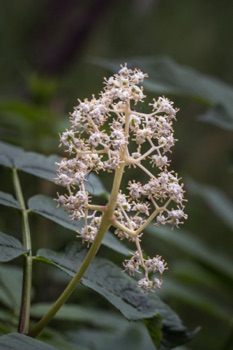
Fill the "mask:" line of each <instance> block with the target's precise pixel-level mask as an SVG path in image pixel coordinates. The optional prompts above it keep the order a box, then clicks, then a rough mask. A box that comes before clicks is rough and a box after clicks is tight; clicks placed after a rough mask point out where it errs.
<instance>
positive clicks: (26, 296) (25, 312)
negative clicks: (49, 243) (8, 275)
mask: <svg viewBox="0 0 233 350" xmlns="http://www.w3.org/2000/svg"><path fill="white" fill-rule="evenodd" d="M13 183H14V189H15V194H16V198H17V200H18V202H19V205H20V209H21V212H22V235H23V246H24V249H26V250H27V251H28V252H27V254H26V255H24V269H23V286H22V297H21V307H20V315H19V324H18V332H19V333H23V334H26V333H27V332H28V328H29V320H30V307H31V285H32V246H31V235H30V228H29V220H28V211H27V209H26V206H25V203H24V198H23V193H22V189H21V185H20V181H19V177H18V173H17V169H15V168H13Z"/></svg>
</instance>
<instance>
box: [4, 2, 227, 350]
mask: <svg viewBox="0 0 233 350" xmlns="http://www.w3.org/2000/svg"><path fill="white" fill-rule="evenodd" d="M232 16H233V2H232V1H230V0H228V1H227V0H222V1H221V2H219V1H217V0H212V1H201V0H190V1H185V0H180V1H179V2H177V1H172V0H128V1H125V0H124V1H123V0H118V1H113V0H92V1H90V0H86V1H85V2H84V1H75V0H67V1H62V0H41V1H35V0H30V1H27V0H21V1H17V0H10V1H4V2H1V3H0V26H1V28H0V35H1V40H0V52H1V55H0V76H1V79H0V139H1V141H4V142H8V143H11V144H14V145H17V146H21V147H23V148H25V149H26V150H30V151H35V152H39V153H43V154H45V155H49V154H51V153H53V154H60V155H62V154H63V153H62V150H61V149H58V144H59V137H58V133H59V132H62V131H63V130H64V129H65V127H66V126H68V125H69V123H68V119H69V118H68V117H69V112H71V111H72V109H73V106H75V105H76V104H77V99H78V98H80V99H83V98H86V97H87V98H90V97H91V95H92V94H96V95H97V94H98V92H99V91H100V90H101V89H102V81H103V76H108V75H110V74H111V72H110V70H111V69H113V70H114V69H115V67H116V69H117V66H119V65H120V64H124V63H125V62H134V61H136V63H137V68H141V69H142V70H143V71H145V72H147V73H148V74H149V76H151V78H152V83H153V84H155V85H153V84H152V86H150V85H149V84H148V86H147V85H145V91H146V94H147V95H148V97H149V98H151V99H152V98H153V97H157V96H158V95H159V94H166V96H168V97H170V98H171V99H172V100H174V101H175V106H176V107H178V108H180V112H179V113H178V121H177V123H176V125H175V137H176V138H177V139H179V142H178V143H177V145H176V147H175V149H174V151H173V154H172V163H173V168H174V169H175V170H176V171H177V172H178V173H179V175H180V176H182V178H183V180H184V183H185V185H186V190H187V197H188V203H187V213H188V215H189V220H188V221H187V222H186V223H185V225H184V230H183V227H182V229H180V230H178V231H176V232H175V231H172V232H171V231H169V230H168V231H169V232H168V231H166V230H165V231H164V232H162V231H163V230H157V231H156V230H155V231H156V232H154V231H153V230H151V231H150V232H148V235H147V237H146V238H145V244H144V245H145V247H144V248H145V251H146V252H148V254H152V253H153V252H154V251H155V250H156V253H159V254H161V255H162V256H163V257H164V258H165V260H166V261H167V262H168V264H169V268H170V269H169V272H168V273H167V275H168V277H167V280H165V282H164V287H163V289H162V291H161V293H160V295H161V298H163V299H164V300H165V301H166V302H167V303H168V304H169V305H170V306H171V307H172V308H173V309H174V310H175V311H176V312H177V313H178V314H179V315H180V317H181V318H182V319H183V321H184V324H185V325H186V326H187V327H188V329H190V330H191V329H193V328H195V327H196V326H199V325H200V326H201V327H202V329H201V331H200V333H199V334H198V335H197V337H196V338H195V339H194V340H193V341H192V342H191V343H190V344H189V345H188V346H187V348H188V349H198V350H202V349H203V350H204V349H205V350H208V349H211V350H218V349H221V350H229V349H233V345H232V342H233V335H232V332H233V326H232V323H233V321H232V307H233V302H232V295H233V275H232V246H233V239H232V229H233V219H232V217H233V210H232V208H233V205H232V195H233V192H232V190H233V188H232V170H233V153H232V130H233V116H232V114H231V113H232V110H233V109H231V108H230V106H231V104H232V107H233V90H232V87H231V84H233V64H232V62H233V45H232V33H233V21H232ZM148 62H149V63H148ZM169 62H170V63H169ZM140 63H141V65H140ZM115 65H116V66H115ZM144 67H145V68H144ZM166 67H168V70H166ZM177 67H178V68H177ZM179 67H189V68H190V69H191V72H193V75H192V77H193V78H194V79H193V80H191V78H190V77H191V75H190V76H189V75H186V73H185V72H186V71H183V70H182V69H181V70H179ZM146 68H148V70H147V71H146ZM160 68H161V71H160ZM173 68H174V70H175V72H176V80H174V77H175V75H174V74H173V73H174V70H173ZM169 69H171V75H170V73H169V72H170V71H169ZM196 72H199V73H200V74H201V75H198V73H196ZM172 74H173V75H172ZM206 76H209V77H210V76H211V77H212V78H214V79H210V80H208V79H209V78H208V77H207V78H206ZM197 77H203V79H204V80H205V79H207V82H206V84H207V85H203V84H204V81H202V80H200V81H199V80H198V84H196V83H197V82H196V80H195V78H197ZM156 78H158V83H161V84H160V87H159V86H156ZM185 79H188V81H185ZM182 80H183V82H182ZM148 81H149V80H148ZM184 81H185V83H184ZM220 81H222V83H221V82H220ZM202 83H203V84H202ZM182 84H183V85H182ZM212 84H213V85H212ZM205 86H207V87H208V88H209V90H208V91H209V95H208V94H206V95H208V96H203V97H202V92H203V91H207V90H205ZM171 87H172V88H171ZM176 88H177V89H176ZM186 89H187V91H186ZM192 89H193V93H192ZM199 89H200V92H199V94H198V90H199ZM218 94H219V95H221V96H219V100H218ZM226 95H227V96H226ZM216 96H217V98H216ZM214 98H216V103H215V100H214ZM225 107H226V109H227V108H228V110H227V113H225V112H226V110H224V108H225ZM216 108H220V109H216ZM207 113H209V114H208V115H207ZM203 116H204V117H203ZM216 120H217V121H216ZM7 175H8V173H7V171H5V170H2V169H1V173H0V178H1V186H0V190H2V191H6V192H10V191H11V182H10V181H9V179H8V177H7ZM29 179H30V181H29ZM22 181H23V182H24V184H25V185H26V186H25V187H26V188H25V191H26V196H30V195H32V194H36V193H44V194H50V195H51V196H55V193H56V191H57V189H56V186H55V185H54V186H53V185H51V184H47V183H46V182H43V181H42V180H41V181H38V180H37V179H33V180H31V177H29V175H22ZM106 186H108V184H107V185H106ZM1 213H2V215H1V218H0V224H1V230H2V231H3V232H7V233H9V232H12V233H15V231H17V229H16V228H17V227H18V226H17V225H18V224H17V220H18V218H16V219H15V221H13V222H12V217H11V215H9V211H7V210H6V209H4V208H3V209H2V208H1ZM49 225H50V224H48V223H47V222H45V221H43V220H42V221H40V232H44V233H42V234H40V237H39V238H35V239H34V241H35V242H34V244H35V245H39V246H41V247H42V246H43V247H44V246H51V247H53V248H54V237H55V235H54V234H53V235H51V236H48V234H47V233H46V232H48V230H51V226H49ZM57 230H58V229H57ZM16 236H17V234H16ZM58 237H60V241H59V239H56V242H55V245H56V247H55V248H60V247H62V245H63V244H64V243H65V241H66V240H69V239H70V237H74V235H73V234H72V235H69V236H68V238H67V236H64V232H63V233H61V232H59V235H58ZM152 242H154V243H153V244H152ZM38 278H39V277H38ZM40 293H43V291H42V290H41V291H40V290H39V289H38V293H37V294H38V295H37V297H38V300H41V299H43V296H42V295H40ZM51 293H52V291H51Z"/></svg>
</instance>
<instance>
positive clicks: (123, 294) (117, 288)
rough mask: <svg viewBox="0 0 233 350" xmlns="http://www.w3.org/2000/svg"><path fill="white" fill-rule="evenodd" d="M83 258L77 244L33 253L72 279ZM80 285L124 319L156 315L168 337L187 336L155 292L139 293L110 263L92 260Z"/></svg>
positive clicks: (83, 252)
mask: <svg viewBox="0 0 233 350" xmlns="http://www.w3.org/2000/svg"><path fill="white" fill-rule="evenodd" d="M85 255H86V249H83V247H82V246H80V245H79V244H78V242H71V243H70V244H68V246H67V248H66V250H65V251H64V252H59V253H57V252H54V251H52V250H49V249H40V250H39V251H38V253H37V256H38V257H39V259H40V258H41V257H42V258H43V259H47V260H48V262H50V263H52V264H54V265H55V266H57V267H58V268H59V269H61V270H62V271H64V272H66V273H67V274H68V275H70V276H74V274H75V272H76V271H77V270H78V268H79V266H80V264H81V262H82V261H83V259H84V257H85ZM81 283H82V284H83V285H85V286H87V287H89V288H91V289H93V290H95V291H96V292H97V293H99V294H100V295H102V296H103V297H105V298H106V299H107V300H108V301H109V302H110V303H111V304H112V305H114V306H115V307H116V308H117V309H118V310H119V311H120V312H121V313H122V314H123V315H124V316H125V317H126V318H127V319H129V320H140V319H144V318H151V317H154V316H156V315H158V314H160V315H162V317H163V328H164V329H168V330H169V332H170V333H169V334H170V338H171V337H172V335H175V334H176V333H179V334H180V335H181V334H182V337H184V335H185V334H186V336H187V337H188V333H187V332H186V329H185V327H184V326H183V325H182V323H181V321H180V319H179V317H178V316H177V315H176V314H175V313H174V312H173V311H172V310H171V309H170V308H169V307H168V306H167V305H166V304H164V303H163V302H162V301H161V300H160V299H159V297H158V296H157V295H156V294H155V293H148V294H146V293H144V292H142V291H141V290H140V289H139V288H138V286H137V282H136V281H135V280H134V279H132V278H130V277H129V276H127V275H126V274H124V273H123V272H122V270H121V269H120V268H119V267H117V266H116V265H114V264H113V263H112V262H110V261H108V260H106V259H103V258H101V257H96V258H95V259H94V261H93V263H92V264H91V265H90V266H89V268H88V270H87V272H86V274H85V275H84V277H83V278H82V281H81ZM169 341H171V340H169Z"/></svg>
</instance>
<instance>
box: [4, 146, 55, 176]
mask: <svg viewBox="0 0 233 350" xmlns="http://www.w3.org/2000/svg"><path fill="white" fill-rule="evenodd" d="M59 160H60V158H59V157H58V156H55V155H53V156H49V157H46V156H44V155H41V154H38V153H33V152H26V151H24V150H23V149H22V148H20V147H16V146H12V145H8V144H7V143H4V142H0V162H1V164H2V165H4V166H8V167H15V168H17V169H19V170H22V171H24V172H26V173H29V174H32V175H35V176H38V177H41V178H43V179H46V180H49V181H53V182H54V178H55V177H56V169H57V166H56V164H55V162H58V161H59Z"/></svg>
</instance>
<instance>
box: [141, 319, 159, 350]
mask: <svg viewBox="0 0 233 350" xmlns="http://www.w3.org/2000/svg"><path fill="white" fill-rule="evenodd" d="M144 322H145V325H146V328H147V329H148V332H149V334H150V336H151V339H152V341H153V343H154V345H155V346H156V348H158V349H159V347H160V344H161V341H162V338H163V332H162V317H161V316H160V315H157V316H155V317H153V318H148V319H145V320H144Z"/></svg>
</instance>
